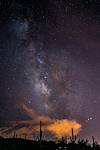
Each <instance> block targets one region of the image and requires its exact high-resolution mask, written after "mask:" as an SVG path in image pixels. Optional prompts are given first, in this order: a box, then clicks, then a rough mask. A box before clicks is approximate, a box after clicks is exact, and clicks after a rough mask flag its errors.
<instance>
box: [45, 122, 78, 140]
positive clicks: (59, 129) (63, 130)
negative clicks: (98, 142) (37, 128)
mask: <svg viewBox="0 0 100 150" xmlns="http://www.w3.org/2000/svg"><path fill="white" fill-rule="evenodd" d="M72 128H73V130H74V134H75V135H77V134H78V133H79V131H80V129H81V124H79V123H77V122H76V121H74V120H67V119H62V120H56V121H55V122H54V123H52V124H50V125H48V126H47V130H48V131H49V132H51V133H53V134H54V135H55V136H56V137H57V138H61V137H65V136H71V131H72Z"/></svg>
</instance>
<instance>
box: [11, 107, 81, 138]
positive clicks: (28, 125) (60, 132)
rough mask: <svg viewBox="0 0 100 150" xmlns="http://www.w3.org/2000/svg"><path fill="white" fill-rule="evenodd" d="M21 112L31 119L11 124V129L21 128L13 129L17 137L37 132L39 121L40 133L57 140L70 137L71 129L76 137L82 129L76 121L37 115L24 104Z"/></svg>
mask: <svg viewBox="0 0 100 150" xmlns="http://www.w3.org/2000/svg"><path fill="white" fill-rule="evenodd" d="M22 110H23V111H24V112H25V113H26V114H27V115H28V116H29V117H30V118H31V120H25V121H13V122H12V125H13V126H12V127H13V128H14V127H16V126H19V125H21V124H22V126H23V127H21V128H17V129H15V130H16V134H17V135H24V134H26V135H27V136H30V135H33V134H34V133H35V132H39V131H40V129H39V128H40V127H39V122H40V121H41V122H42V131H43V132H44V133H45V132H49V133H50V134H53V135H54V137H56V138H58V139H59V138H61V137H66V136H71V133H72V128H73V131H74V134H75V135H77V134H78V133H79V132H80V130H81V127H82V125H81V124H80V123H78V122H77V121H76V120H68V119H55V118H51V117H49V116H45V115H40V114H37V113H35V112H34V111H33V110H32V109H31V108H28V107H27V106H26V105H25V104H23V105H22ZM12 132H13V131H12Z"/></svg>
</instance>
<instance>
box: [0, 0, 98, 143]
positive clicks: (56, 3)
mask: <svg viewBox="0 0 100 150" xmlns="http://www.w3.org/2000/svg"><path fill="white" fill-rule="evenodd" d="M23 104H24V105H26V106H27V107H29V108H31V109H32V110H34V111H35V112H36V113H38V114H40V115H47V116H49V117H51V118H57V119H69V120H70V119H73V120H76V121H78V122H79V123H80V124H82V129H81V132H80V135H81V136H84V137H86V138H91V136H92V135H94V136H95V137H96V139H97V140H98V141H100V2H99V0H34V1H32V0H29V1H28V0H27V1H24V0H23V1H21V0H20V1H18V0H0V126H1V128H2V127H5V126H6V127H8V126H9V122H11V121H17V120H19V121H22V120H27V119H29V116H28V115H26V114H25V113H24V112H23V110H22V108H21V106H22V105H23Z"/></svg>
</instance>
